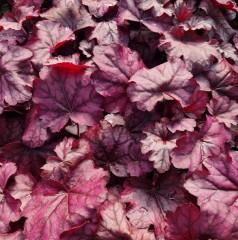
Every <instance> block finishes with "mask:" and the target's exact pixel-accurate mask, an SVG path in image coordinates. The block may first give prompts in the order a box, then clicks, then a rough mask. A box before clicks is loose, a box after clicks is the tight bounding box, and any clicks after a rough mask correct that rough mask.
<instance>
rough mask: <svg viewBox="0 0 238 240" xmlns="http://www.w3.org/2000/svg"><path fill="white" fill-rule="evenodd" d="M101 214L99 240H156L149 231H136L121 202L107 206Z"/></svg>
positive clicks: (110, 203)
mask: <svg viewBox="0 0 238 240" xmlns="http://www.w3.org/2000/svg"><path fill="white" fill-rule="evenodd" d="M100 213H101V216H102V221H101V222H100V225H99V229H98V232H97V235H98V236H99V239H105V240H106V239H107V240H112V239H121V238H123V239H130V238H132V239H138V240H143V239H148V240H155V236H154V234H153V233H152V232H149V231H148V230H147V229H136V228H133V227H132V226H131V224H130V223H129V221H128V220H127V218H126V214H125V208H124V206H123V204H122V203H120V202H109V203H107V204H105V205H104V208H103V209H102V210H101V212H100Z"/></svg>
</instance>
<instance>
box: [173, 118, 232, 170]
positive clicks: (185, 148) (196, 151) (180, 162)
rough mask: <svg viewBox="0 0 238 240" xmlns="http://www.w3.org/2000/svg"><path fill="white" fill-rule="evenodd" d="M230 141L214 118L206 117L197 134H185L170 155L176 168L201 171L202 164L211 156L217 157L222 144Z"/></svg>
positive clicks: (227, 133) (226, 132)
mask: <svg viewBox="0 0 238 240" xmlns="http://www.w3.org/2000/svg"><path fill="white" fill-rule="evenodd" d="M229 140H231V135H230V133H229V132H228V131H227V130H226V129H225V128H224V126H223V125H222V124H220V123H219V122H218V121H217V120H216V118H214V117H207V120H206V122H204V124H203V125H202V127H201V129H200V131H199V132H197V131H194V132H191V133H187V134H186V135H185V136H183V137H181V138H180V139H178V140H177V142H176V144H177V147H176V148H174V149H173V151H172V153H171V157H172V163H173V165H174V166H175V167H176V168H189V170H190V171H195V170H197V169H201V167H202V163H203V161H204V160H206V159H207V158H208V157H210V156H212V155H219V154H220V152H221V147H223V145H224V143H225V142H227V141H229Z"/></svg>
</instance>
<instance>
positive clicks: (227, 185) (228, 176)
mask: <svg viewBox="0 0 238 240" xmlns="http://www.w3.org/2000/svg"><path fill="white" fill-rule="evenodd" d="M229 154H230V156H231V157H232V160H227V156H226V155H225V154H220V155H219V156H216V157H211V158H209V159H207V160H206V161H205V162H204V163H203V164H204V166H205V167H206V168H207V169H208V171H206V172H205V171H203V172H197V173H194V174H193V176H192V177H191V178H190V179H188V180H187V182H186V183H185V185H184V187H185V188H186V189H187V190H188V191H189V192H190V193H191V194H193V195H194V196H196V197H198V204H199V205H201V204H202V203H203V202H208V201H211V200H215V201H218V202H222V203H225V204H227V205H228V206H231V205H233V204H235V202H236V201H237V199H238V194H237V188H238V182H237V178H236V175H237V172H238V155H237V152H230V153H229Z"/></svg>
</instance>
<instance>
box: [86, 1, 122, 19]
mask: <svg viewBox="0 0 238 240" xmlns="http://www.w3.org/2000/svg"><path fill="white" fill-rule="evenodd" d="M82 3H83V4H84V5H85V6H87V7H88V9H89V12H90V13H91V14H92V15H93V16H95V17H96V18H101V17H103V16H104V15H105V14H106V13H108V11H109V10H110V8H112V7H115V6H116V4H117V0H82Z"/></svg>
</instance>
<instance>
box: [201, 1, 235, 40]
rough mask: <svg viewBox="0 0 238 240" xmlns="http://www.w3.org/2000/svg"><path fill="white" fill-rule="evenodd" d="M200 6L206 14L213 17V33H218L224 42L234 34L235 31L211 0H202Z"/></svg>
mask: <svg viewBox="0 0 238 240" xmlns="http://www.w3.org/2000/svg"><path fill="white" fill-rule="evenodd" d="M200 8H202V9H203V10H204V11H205V12H206V13H207V14H208V16H210V17H211V18H212V19H214V23H213V27H214V29H215V33H216V34H218V35H219V36H220V38H221V39H222V40H223V41H224V42H228V41H229V40H230V39H231V37H232V36H234V34H235V31H234V29H232V27H231V26H230V25H229V23H228V22H227V20H226V19H225V17H224V15H223V14H222V12H221V11H220V10H219V8H217V7H216V6H215V5H214V4H213V3H212V1H208V0H203V1H202V3H201V5H200Z"/></svg>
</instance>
